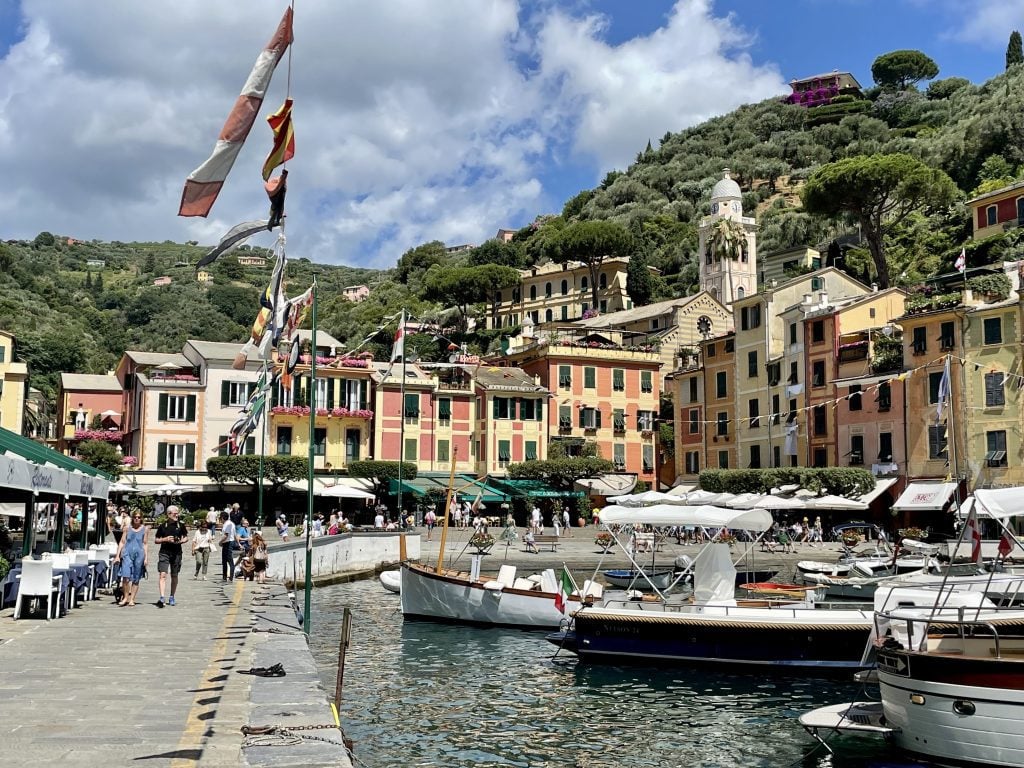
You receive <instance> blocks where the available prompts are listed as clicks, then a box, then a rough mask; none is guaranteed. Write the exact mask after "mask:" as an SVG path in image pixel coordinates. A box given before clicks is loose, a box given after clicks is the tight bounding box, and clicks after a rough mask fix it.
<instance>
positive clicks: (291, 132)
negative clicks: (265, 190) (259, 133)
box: [263, 99, 295, 181]
mask: <svg viewBox="0 0 1024 768" xmlns="http://www.w3.org/2000/svg"><path fill="white" fill-rule="evenodd" d="M267 123H269V124H270V130H271V131H273V133H274V147H273V149H271V150H270V154H269V155H267V160H266V162H265V163H263V180H264V181H269V180H270V174H272V173H273V172H274V169H275V168H277V166H279V165H283V164H284V163H287V162H288V161H289V160H291V159H292V158H293V157H295V129H294V128H293V127H292V100H291V99H285V100H284V104H282V105H281V108H280V109H279V110H277V112H275V113H274V114H272V115H271V116H270V117H268V118H267Z"/></svg>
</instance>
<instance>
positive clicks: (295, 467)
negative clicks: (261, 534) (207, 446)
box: [206, 454, 309, 525]
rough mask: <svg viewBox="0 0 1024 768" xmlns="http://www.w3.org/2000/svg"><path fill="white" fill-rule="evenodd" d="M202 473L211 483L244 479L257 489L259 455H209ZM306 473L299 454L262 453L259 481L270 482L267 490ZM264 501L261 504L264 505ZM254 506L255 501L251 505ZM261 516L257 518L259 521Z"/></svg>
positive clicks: (261, 521)
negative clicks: (261, 470)
mask: <svg viewBox="0 0 1024 768" xmlns="http://www.w3.org/2000/svg"><path fill="white" fill-rule="evenodd" d="M206 474H208V475H209V476H210V479H211V480H213V481H214V482H215V483H231V482H234V483H244V484H246V485H251V486H252V487H253V492H254V493H258V488H257V483H259V477H260V456H259V455H255V454H245V455H240V456H211V457H210V458H208V459H207V460H206ZM308 475H309V464H308V462H307V460H306V459H305V458H304V457H302V456H279V455H276V454H275V455H272V456H263V482H264V483H267V482H269V483H270V489H269V491H268V492H269V493H270V494H274V493H277V492H278V491H280V489H281V486H283V485H284V484H285V483H288V482H291V481H295V480H302V479H304V478H306V477H308ZM266 507H267V505H264V509H266ZM253 508H254V509H255V508H256V505H255V504H254V505H253ZM263 522H264V521H263V520H260V521H258V524H259V525H262V524H263Z"/></svg>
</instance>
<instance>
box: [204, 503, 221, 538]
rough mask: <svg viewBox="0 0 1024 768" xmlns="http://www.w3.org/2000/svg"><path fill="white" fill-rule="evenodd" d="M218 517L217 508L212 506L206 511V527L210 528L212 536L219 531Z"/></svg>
mask: <svg viewBox="0 0 1024 768" xmlns="http://www.w3.org/2000/svg"><path fill="white" fill-rule="evenodd" d="M217 517H218V515H217V508H216V507H214V506H211V507H210V509H209V510H207V512H206V527H207V528H208V529H209V531H210V535H211V536H212V535H213V534H215V533H216V532H217Z"/></svg>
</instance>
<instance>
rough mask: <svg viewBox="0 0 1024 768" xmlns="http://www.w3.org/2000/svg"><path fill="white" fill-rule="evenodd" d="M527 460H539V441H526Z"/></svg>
mask: <svg viewBox="0 0 1024 768" xmlns="http://www.w3.org/2000/svg"><path fill="white" fill-rule="evenodd" d="M526 460H527V461H536V460H537V441H536V440H527V441H526Z"/></svg>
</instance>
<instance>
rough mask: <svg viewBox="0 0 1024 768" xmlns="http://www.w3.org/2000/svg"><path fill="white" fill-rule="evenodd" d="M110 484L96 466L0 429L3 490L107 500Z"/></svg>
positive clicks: (0, 462)
mask: <svg viewBox="0 0 1024 768" xmlns="http://www.w3.org/2000/svg"><path fill="white" fill-rule="evenodd" d="M109 486H110V477H109V475H106V474H104V473H103V472H100V471H99V470H98V469H96V468H95V467H90V466H89V465H88V464H84V463H82V462H81V461H78V460H77V459H72V458H71V457H70V456H65V455H64V454H63V453H58V452H57V451H55V450H53V449H52V448H47V447H46V446H45V445H41V444H40V443H37V442H36V441H35V440H30V439H29V438H27V437H23V436H21V435H19V434H17V433H15V432H11V431H10V430H8V429H3V428H0V490H2V489H4V488H9V489H12V490H16V491H32V492H33V493H44V494H46V493H49V494H54V495H58V496H81V497H88V498H94V499H105V498H107V489H108V487H109Z"/></svg>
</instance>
